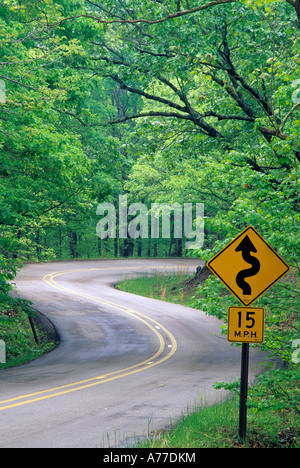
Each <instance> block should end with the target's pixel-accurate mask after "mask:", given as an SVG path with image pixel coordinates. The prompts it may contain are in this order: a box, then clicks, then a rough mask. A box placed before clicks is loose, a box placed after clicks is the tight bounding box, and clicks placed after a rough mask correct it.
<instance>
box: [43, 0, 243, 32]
mask: <svg viewBox="0 0 300 468" xmlns="http://www.w3.org/2000/svg"><path fill="white" fill-rule="evenodd" d="M236 1H237V0H213V1H211V2H208V3H206V4H205V5H201V6H198V7H195V8H189V9H187V10H182V11H176V13H170V14H169V15H167V16H165V17H164V18H160V19H156V20H147V19H132V20H129V19H114V20H104V19H101V18H99V17H98V16H94V15H75V16H69V17H68V18H63V19H62V20H60V21H58V22H57V23H54V24H52V26H57V25H60V24H61V23H63V22H64V21H69V20H73V19H77V18H90V19H93V20H95V21H97V22H98V23H104V24H113V23H118V24H125V23H127V24H138V23H146V24H158V23H163V22H165V21H168V20H170V19H174V18H179V17H181V16H185V15H190V14H192V13H197V12H198V11H202V10H206V9H207V8H211V7H214V6H216V5H223V4H225V3H235V2H236ZM90 3H92V2H90ZM97 6H99V5H97ZM107 14H111V13H110V12H107Z"/></svg>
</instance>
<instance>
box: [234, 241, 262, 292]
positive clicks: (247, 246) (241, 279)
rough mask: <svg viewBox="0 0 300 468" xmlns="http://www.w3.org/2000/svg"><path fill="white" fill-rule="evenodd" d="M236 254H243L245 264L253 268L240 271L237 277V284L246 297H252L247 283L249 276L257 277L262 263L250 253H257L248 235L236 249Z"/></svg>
mask: <svg viewBox="0 0 300 468" xmlns="http://www.w3.org/2000/svg"><path fill="white" fill-rule="evenodd" d="M235 251H236V252H242V257H243V259H244V260H245V262H247V263H250V265H252V266H251V268H247V269H246V270H242V271H240V272H239V273H238V274H237V275H236V284H237V285H238V287H239V288H241V289H242V290H243V294H244V295H251V286H250V284H248V283H247V282H246V281H245V278H248V276H254V275H256V274H257V273H258V272H259V270H260V262H259V261H258V259H257V258H256V257H252V255H251V254H250V252H254V253H255V252H257V250H256V248H255V247H254V245H253V244H252V242H251V240H250V239H249V237H248V236H247V235H246V236H245V237H244V239H243V240H242V242H241V243H240V244H239V245H238V246H237V248H236V249H235Z"/></svg>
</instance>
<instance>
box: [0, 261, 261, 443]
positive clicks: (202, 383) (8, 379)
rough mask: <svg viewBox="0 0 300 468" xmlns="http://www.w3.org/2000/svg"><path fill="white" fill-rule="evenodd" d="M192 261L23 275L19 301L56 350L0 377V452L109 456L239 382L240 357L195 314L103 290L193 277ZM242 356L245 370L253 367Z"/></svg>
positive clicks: (60, 267) (254, 358) (43, 268)
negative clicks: (90, 450)
mask: <svg viewBox="0 0 300 468" xmlns="http://www.w3.org/2000/svg"><path fill="white" fill-rule="evenodd" d="M198 265H199V261H198V260H196V259H174V260H172V259H135V260H132V259H131V260H101V261H78V262H62V263H48V264H31V265H27V266H26V267H25V268H24V269H23V270H22V271H21V272H20V273H19V274H18V277H17V288H18V294H19V295H20V296H21V297H24V298H26V299H30V300H31V301H32V302H33V303H34V307H35V308H36V309H38V310H40V311H41V312H42V313H44V314H45V315H47V316H48V317H49V318H50V319H51V321H52V322H53V324H54V325H55V326H56V328H57V329H58V331H59V334H60V337H61V343H60V345H59V346H58V347H57V348H56V349H55V350H53V351H51V352H50V353H48V354H46V355H44V356H42V357H41V358H39V359H37V360H35V361H32V362H30V363H28V364H26V365H23V366H20V367H16V368H13V369H5V370H1V371H0V447H9V448H17V447H18V448H21V447H22V448H23V447H24V448H25V447H26V448H29V447H34V448H41V447H45V448H46V447H47V448H54V447H55V448H60V447H70V448H75V447H81V448H85V447H111V446H116V445H120V444H122V443H124V442H122V441H126V440H128V439H130V440H131V439H132V438H133V437H143V436H147V435H148V434H149V433H150V432H151V431H153V430H156V429H159V428H162V427H165V426H167V425H169V424H170V423H171V422H174V421H175V420H176V419H177V418H178V417H180V415H182V414H183V413H186V412H187V411H189V410H190V409H191V408H192V407H193V406H194V405H195V404H198V403H199V402H200V401H204V400H205V401H208V402H210V403H211V402H214V401H216V400H218V399H219V398H220V393H219V391H215V390H214V389H213V384H214V382H216V381H230V380H232V379H235V378H237V377H239V372H240V352H239V350H238V349H237V348H236V347H232V346H230V344H229V343H228V342H227V340H226V339H224V338H223V337H222V338H221V337H220V324H221V323H220V322H219V321H218V320H217V319H216V318H213V317H208V316H206V315H205V314H204V313H203V312H201V311H199V310H195V309H190V308H188V307H184V306H180V305H175V304H170V303H167V302H162V301H157V300H154V299H148V298H144V297H140V296H137V295H134V294H128V293H123V292H121V291H118V290H116V289H114V288H113V287H112V284H114V283H116V282H117V281H119V280H120V279H122V278H124V277H134V276H138V275H141V274H145V273H146V272H147V273H149V274H153V273H154V272H155V271H157V270H159V271H161V272H176V271H195V269H196V266H198ZM261 359H262V358H261V356H259V354H258V353H257V352H254V351H253V350H251V362H250V365H251V366H252V367H253V366H255V365H256V364H257V362H258V360H261Z"/></svg>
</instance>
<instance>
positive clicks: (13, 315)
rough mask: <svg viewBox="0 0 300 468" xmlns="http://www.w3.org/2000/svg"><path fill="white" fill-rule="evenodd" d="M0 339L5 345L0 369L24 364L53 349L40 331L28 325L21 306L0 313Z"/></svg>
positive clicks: (27, 316) (27, 318)
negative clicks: (3, 360) (3, 359)
mask: <svg viewBox="0 0 300 468" xmlns="http://www.w3.org/2000/svg"><path fill="white" fill-rule="evenodd" d="M32 326H33V328H32ZM0 339H1V340H3V341H4V343H5V362H1V363H0V369H4V368H7V367H13V366H18V365H21V364H25V363H26V362H29V361H32V360H33V359H36V358H38V357H40V356H41V355H42V354H44V353H46V352H48V351H50V350H51V349H53V348H54V347H55V343H52V342H49V340H48V339H47V337H46V335H45V333H44V332H43V331H42V330H40V329H39V328H38V327H37V326H35V325H34V324H32V325H31V324H30V321H29V315H28V312H27V311H25V310H24V309H23V308H22V306H16V307H13V308H10V309H7V308H3V309H2V311H0Z"/></svg>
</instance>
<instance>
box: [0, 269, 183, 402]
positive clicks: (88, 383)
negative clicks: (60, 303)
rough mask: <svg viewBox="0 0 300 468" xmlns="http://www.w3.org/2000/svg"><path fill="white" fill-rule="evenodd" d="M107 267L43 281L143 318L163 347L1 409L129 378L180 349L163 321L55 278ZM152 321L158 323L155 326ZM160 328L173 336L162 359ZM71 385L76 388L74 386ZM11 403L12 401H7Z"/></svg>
mask: <svg viewBox="0 0 300 468" xmlns="http://www.w3.org/2000/svg"><path fill="white" fill-rule="evenodd" d="M128 268H130V269H131V268H132V267H128ZM105 269H106V268H89V269H76V270H66V271H62V272H56V273H49V274H47V275H45V276H44V277H43V280H44V281H45V282H46V283H47V284H48V285H50V286H51V287H53V288H55V289H58V290H59V291H64V292H68V293H70V294H74V295H75V296H79V297H83V298H87V299H90V300H93V301H95V302H98V303H100V304H104V305H106V306H108V307H111V308H114V309H118V310H121V311H123V312H125V313H126V314H128V315H131V316H132V317H134V318H136V319H138V320H140V321H141V322H142V323H144V324H145V325H146V326H147V327H149V328H150V329H151V331H153V332H154V333H155V335H156V336H157V338H158V340H159V348H158V350H157V352H156V353H155V354H154V355H153V356H151V357H150V358H148V359H147V360H145V361H142V362H140V363H138V364H135V365H133V366H130V367H126V368H124V369H119V370H117V371H114V372H110V373H106V374H103V375H99V376H96V377H91V378H89V379H85V380H81V381H77V382H73V383H69V384H66V385H61V386H58V387H53V388H50V389H47V390H42V391H39V392H35V393H29V394H26V395H21V396H18V397H15V398H11V399H9V400H3V401H0V405H5V404H6V405H5V406H1V407H0V411H1V410H4V409H8V408H14V407H16V406H21V405H26V404H28V403H33V402H36V401H40V400H46V399H48V398H52V397H56V396H59V395H64V394H67V393H71V392H75V391H78V390H82V389H85V388H90V387H93V386H95V385H100V384H103V383H106V382H111V381H113V380H116V379H119V378H122V377H126V376H128V375H133V374H136V373H137V372H141V371H144V370H146V369H149V368H150V367H153V366H157V365H159V364H161V363H163V362H164V361H166V360H167V359H169V358H170V357H171V356H173V354H174V353H175V352H176V350H177V342H176V339H175V338H174V336H173V335H172V334H171V333H170V332H169V331H168V330H167V329H166V328H165V327H164V326H163V325H162V324H160V323H159V322H157V321H156V320H154V319H152V318H151V317H148V316H147V315H145V314H142V313H141V312H138V311H136V310H134V309H131V308H129V307H126V306H123V305H121V304H116V303H114V302H112V301H109V300H107V299H100V298H99V297H96V296H92V295H89V294H85V293H79V292H76V291H73V290H71V289H68V288H66V287H64V286H62V285H60V284H58V283H57V281H55V279H54V278H57V277H58V276H62V275H65V274H69V273H74V272H76V273H77V272H87V271H97V270H105ZM107 269H110V270H111V269H115V268H107ZM150 322H151V323H150ZM152 324H154V326H153V325H152ZM158 330H162V331H163V332H164V333H165V334H166V335H167V336H168V338H169V340H170V342H171V344H169V345H168V348H169V349H170V352H169V353H168V354H167V355H165V356H164V357H161V358H160V359H158V358H159V356H161V355H162V353H163V351H164V350H165V347H166V342H165V339H164V338H163V336H162V334H161V333H160V331H158ZM70 387H74V388H70ZM53 392H54V393H53ZM46 393H48V395H46ZM32 397H34V398H32ZM28 398H29V399H28ZM20 400H23V401H20ZM7 403H9V404H7Z"/></svg>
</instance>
